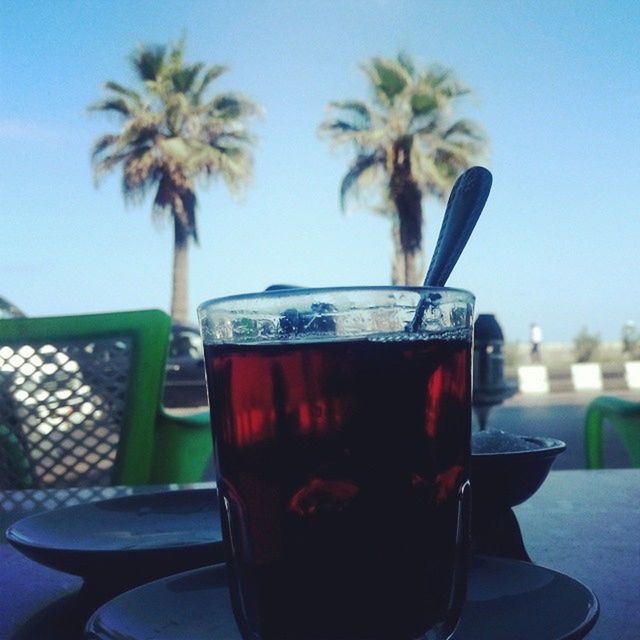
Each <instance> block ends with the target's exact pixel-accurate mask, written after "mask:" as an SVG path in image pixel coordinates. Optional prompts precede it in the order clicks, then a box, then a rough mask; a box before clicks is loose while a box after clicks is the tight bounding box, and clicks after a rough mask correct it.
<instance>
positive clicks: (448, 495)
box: [206, 333, 471, 640]
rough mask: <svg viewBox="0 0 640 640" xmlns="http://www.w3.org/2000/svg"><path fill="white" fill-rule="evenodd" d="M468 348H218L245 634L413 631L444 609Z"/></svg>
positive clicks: (222, 453)
mask: <svg viewBox="0 0 640 640" xmlns="http://www.w3.org/2000/svg"><path fill="white" fill-rule="evenodd" d="M459 335H460V333H458V334H457V336H459ZM470 357H471V356H470V341H468V340H464V339H460V338H459V337H456V336H455V335H453V336H452V337H451V339H447V338H446V334H441V336H440V337H438V338H437V339H432V340H408V339H400V340H390V341H384V340H355V341H337V342H315V343H306V342H301V341H295V342H291V343H288V344H287V343H279V344H261V345H257V346H256V345H247V344H245V345H207V347H206V366H207V379H208V384H209V394H210V404H211V406H212V420H213V433H214V437H215V442H216V454H217V464H218V475H219V490H220V492H221V497H222V502H223V505H222V506H223V514H225V515H223V518H225V519H226V521H225V522H223V528H224V531H225V542H226V545H227V550H228V556H229V562H230V568H231V574H230V579H231V582H232V595H233V601H234V609H235V613H236V617H237V619H238V621H239V622H240V625H241V627H243V629H242V630H243V634H244V635H245V637H246V638H254V637H257V638H261V639H262V640H373V639H375V640H381V639H385V640H386V639H388V640H415V639H416V638H418V637H419V636H420V635H421V634H423V633H425V632H426V631H427V630H428V629H430V628H431V627H433V626H434V625H435V624H437V623H438V622H441V621H442V620H443V619H444V618H445V616H446V615H447V609H448V607H449V599H450V596H451V586H452V579H453V578H452V574H453V568H454V566H455V565H456V562H457V560H456V559H455V557H454V556H455V553H456V529H457V527H458V517H459V502H460V501H459V495H460V489H461V487H462V486H463V485H464V484H465V483H466V481H467V479H468V459H469V440H470V388H471V385H470Z"/></svg>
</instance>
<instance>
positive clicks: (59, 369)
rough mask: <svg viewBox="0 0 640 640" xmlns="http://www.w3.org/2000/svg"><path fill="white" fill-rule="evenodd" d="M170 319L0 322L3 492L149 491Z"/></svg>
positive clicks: (139, 314) (126, 316)
mask: <svg viewBox="0 0 640 640" xmlns="http://www.w3.org/2000/svg"><path fill="white" fill-rule="evenodd" d="M170 325H171V321H170V318H169V317H168V316H167V315H166V314H165V313H163V312H161V311H155V310H151V311H135V312H123V313H112V314H93V315H86V316H66V317H58V318H14V319H9V320H0V490H4V489H12V490H15V489H45V488H48V487H89V486H91V487H100V486H107V485H113V484H145V483H147V482H149V480H150V474H151V466H152V458H153V454H154V443H155V422H156V416H157V415H158V411H159V408H160V402H161V397H162V388H163V382H164V368H165V363H166V356H167V349H168V342H169V330H170Z"/></svg>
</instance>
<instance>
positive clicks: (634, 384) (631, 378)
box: [624, 360, 640, 389]
mask: <svg viewBox="0 0 640 640" xmlns="http://www.w3.org/2000/svg"><path fill="white" fill-rule="evenodd" d="M624 377H625V380H626V381H627V387H629V389H640V360H634V361H632V362H625V363H624Z"/></svg>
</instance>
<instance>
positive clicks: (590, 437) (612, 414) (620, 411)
mask: <svg viewBox="0 0 640 640" xmlns="http://www.w3.org/2000/svg"><path fill="white" fill-rule="evenodd" d="M605 420H606V421H607V422H610V423H611V424H612V425H613V427H614V428H615V430H616V433H617V434H618V437H619V438H620V440H621V441H622V443H623V444H624V446H625V448H626V450H627V453H628V454H629V458H630V460H631V464H632V465H633V466H634V467H640V402H631V401H629V400H623V399H622V398H615V397H613V396H599V397H597V398H594V399H593V400H592V401H591V402H590V403H589V405H588V406H587V414H586V418H585V452H586V458H587V469H602V468H603V467H604V453H603V447H602V426H603V423H604V421H605Z"/></svg>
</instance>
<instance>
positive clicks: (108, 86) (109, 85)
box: [104, 80, 142, 105]
mask: <svg viewBox="0 0 640 640" xmlns="http://www.w3.org/2000/svg"><path fill="white" fill-rule="evenodd" d="M104 88H105V90H107V91H113V92H114V93H119V94H120V95H123V96H126V97H127V98H129V99H131V100H133V101H134V102H135V103H136V105H141V104H142V98H141V97H140V94H139V93H138V92H137V91H134V90H133V89H129V88H128V87H125V86H123V85H121V84H119V83H117V82H113V81H112V80H109V81H107V82H105V83H104Z"/></svg>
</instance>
